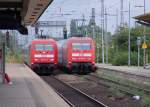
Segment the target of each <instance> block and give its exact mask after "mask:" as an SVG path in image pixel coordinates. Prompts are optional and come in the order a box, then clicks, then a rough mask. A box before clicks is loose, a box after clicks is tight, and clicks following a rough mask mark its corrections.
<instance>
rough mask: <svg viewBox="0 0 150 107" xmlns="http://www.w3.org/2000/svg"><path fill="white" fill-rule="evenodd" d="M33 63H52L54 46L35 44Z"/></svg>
mask: <svg viewBox="0 0 150 107" xmlns="http://www.w3.org/2000/svg"><path fill="white" fill-rule="evenodd" d="M34 49H35V53H34V62H35V63H54V57H55V56H54V55H55V53H54V46H53V45H50V44H35V46H34Z"/></svg>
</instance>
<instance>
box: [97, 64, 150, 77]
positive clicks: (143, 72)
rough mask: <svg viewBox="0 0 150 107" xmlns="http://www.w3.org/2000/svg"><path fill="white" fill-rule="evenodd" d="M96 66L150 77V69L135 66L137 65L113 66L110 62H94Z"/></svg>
mask: <svg viewBox="0 0 150 107" xmlns="http://www.w3.org/2000/svg"><path fill="white" fill-rule="evenodd" d="M96 65H97V67H98V68H105V69H109V70H116V71H122V72H127V73H131V74H135V75H141V76H145V77H150V69H144V68H143V67H137V66H130V67H128V66H113V65H111V64H96Z"/></svg>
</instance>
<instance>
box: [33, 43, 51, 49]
mask: <svg viewBox="0 0 150 107" xmlns="http://www.w3.org/2000/svg"><path fill="white" fill-rule="evenodd" d="M35 49H36V50H37V51H52V50H53V47H52V45H47V44H38V45H35Z"/></svg>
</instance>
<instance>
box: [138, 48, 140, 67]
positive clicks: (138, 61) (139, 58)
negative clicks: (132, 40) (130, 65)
mask: <svg viewBox="0 0 150 107" xmlns="http://www.w3.org/2000/svg"><path fill="white" fill-rule="evenodd" d="M139 66H140V45H138V67H139Z"/></svg>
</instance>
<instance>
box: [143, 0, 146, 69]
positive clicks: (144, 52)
mask: <svg viewBox="0 0 150 107" xmlns="http://www.w3.org/2000/svg"><path fill="white" fill-rule="evenodd" d="M145 12H146V8H145V0H144V14H145ZM145 30H146V27H145V26H144V32H143V34H144V43H146V36H145ZM143 54H144V57H143V60H144V68H145V66H146V49H145V48H144V49H143Z"/></svg>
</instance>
